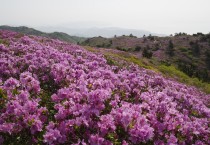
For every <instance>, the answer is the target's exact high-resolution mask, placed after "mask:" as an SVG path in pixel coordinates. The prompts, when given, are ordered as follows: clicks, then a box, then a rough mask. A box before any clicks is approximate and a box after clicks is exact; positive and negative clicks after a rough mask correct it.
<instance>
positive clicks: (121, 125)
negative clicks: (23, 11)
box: [0, 31, 210, 145]
mask: <svg viewBox="0 0 210 145" xmlns="http://www.w3.org/2000/svg"><path fill="white" fill-rule="evenodd" d="M0 39H2V40H4V41H2V42H7V43H2V44H0V50H1V52H0V144H10V143H16V144H21V143H28V144H38V143H39V144H44V143H46V144H51V145H55V144H78V145H79V144H82V145H86V144H91V145H112V144H123V145H128V144H156V145H161V144H183V145H184V144H197V145H199V144H210V142H209V134H210V129H209V124H210V121H209V118H210V109H209V108H208V105H209V102H210V101H209V98H210V97H209V95H206V94H204V93H202V92H200V91H199V90H197V89H196V88H194V87H190V86H186V85H184V84H181V83H178V82H176V81H174V80H170V79H167V78H164V77H163V76H162V75H160V74H158V73H155V72H153V71H150V70H146V69H143V68H139V67H137V66H135V65H131V66H128V67H121V68H118V67H117V66H110V65H108V64H107V61H106V59H105V58H104V57H103V55H100V54H94V53H92V52H88V51H86V50H85V49H83V48H82V47H80V46H77V45H73V44H68V43H65V42H61V41H58V40H52V39H47V38H44V37H37V36H25V35H23V36H20V35H19V34H18V33H14V32H10V31H0ZM116 70H117V71H116Z"/></svg>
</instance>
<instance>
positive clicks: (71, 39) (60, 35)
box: [0, 25, 86, 44]
mask: <svg viewBox="0 0 210 145" xmlns="http://www.w3.org/2000/svg"><path fill="white" fill-rule="evenodd" d="M0 30H10V31H15V32H19V33H22V34H27V35H35V36H43V37H47V38H52V39H58V40H61V41H66V42H70V43H75V44H76V43H81V42H83V41H84V40H85V39H86V38H84V37H77V36H70V35H68V34H66V33H63V32H53V33H45V32H41V31H38V30H36V29H33V28H28V27H25V26H20V27H11V26H6V25H5V26H0Z"/></svg>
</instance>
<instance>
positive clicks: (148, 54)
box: [142, 48, 153, 58]
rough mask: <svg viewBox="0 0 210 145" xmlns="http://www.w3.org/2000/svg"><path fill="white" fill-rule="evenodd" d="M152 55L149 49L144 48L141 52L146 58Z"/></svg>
mask: <svg viewBox="0 0 210 145" xmlns="http://www.w3.org/2000/svg"><path fill="white" fill-rule="evenodd" d="M152 55H153V53H152V52H151V51H149V50H147V49H146V48H144V50H143V52H142V56H143V57H146V58H151V57H152Z"/></svg>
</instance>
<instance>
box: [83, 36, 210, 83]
mask: <svg viewBox="0 0 210 145" xmlns="http://www.w3.org/2000/svg"><path fill="white" fill-rule="evenodd" d="M81 45H83V46H91V47H97V48H107V49H117V50H121V51H125V52H129V53H132V54H134V55H135V56H136V57H137V58H138V59H142V58H143V57H145V58H148V59H150V60H151V61H152V60H154V61H155V63H156V64H157V65H162V64H164V65H168V66H170V65H173V66H175V67H176V68H177V69H179V70H181V71H182V72H184V73H185V74H187V75H188V76H190V77H196V78H198V79H200V80H201V81H204V82H209V81H210V60H209V56H210V34H202V33H197V34H193V35H188V34H185V33H178V34H175V35H174V36H167V37H158V36H152V35H150V36H144V37H142V38H138V37H136V36H134V35H132V34H131V35H128V36H125V35H124V36H115V37H113V38H104V37H93V38H88V39H87V40H85V41H84V42H82V43H81Z"/></svg>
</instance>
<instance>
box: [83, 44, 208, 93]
mask: <svg viewBox="0 0 210 145" xmlns="http://www.w3.org/2000/svg"><path fill="white" fill-rule="evenodd" d="M85 48H86V49H87V50H89V51H92V52H94V53H102V54H103V55H104V56H105V58H106V59H107V62H108V63H109V64H110V65H117V66H120V67H122V66H126V65H129V64H131V63H134V64H137V65H138V66H140V67H143V68H146V69H150V70H153V71H155V72H158V73H161V74H163V75H164V76H165V77H168V78H172V79H175V80H177V81H179V82H182V83H185V84H187V85H190V86H195V87H197V88H199V89H200V90H202V91H204V92H206V93H207V94H210V84H208V83H204V82H201V81H199V80H198V79H197V78H191V77H189V76H188V75H186V74H185V73H183V72H181V71H180V70H178V69H177V68H176V67H174V66H173V65H171V66H166V65H163V64H160V63H158V61H156V59H155V58H153V59H151V60H149V59H146V58H141V59H139V58H137V57H136V56H135V55H133V54H132V53H127V52H121V51H117V50H110V49H97V48H93V47H89V46H85Z"/></svg>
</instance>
